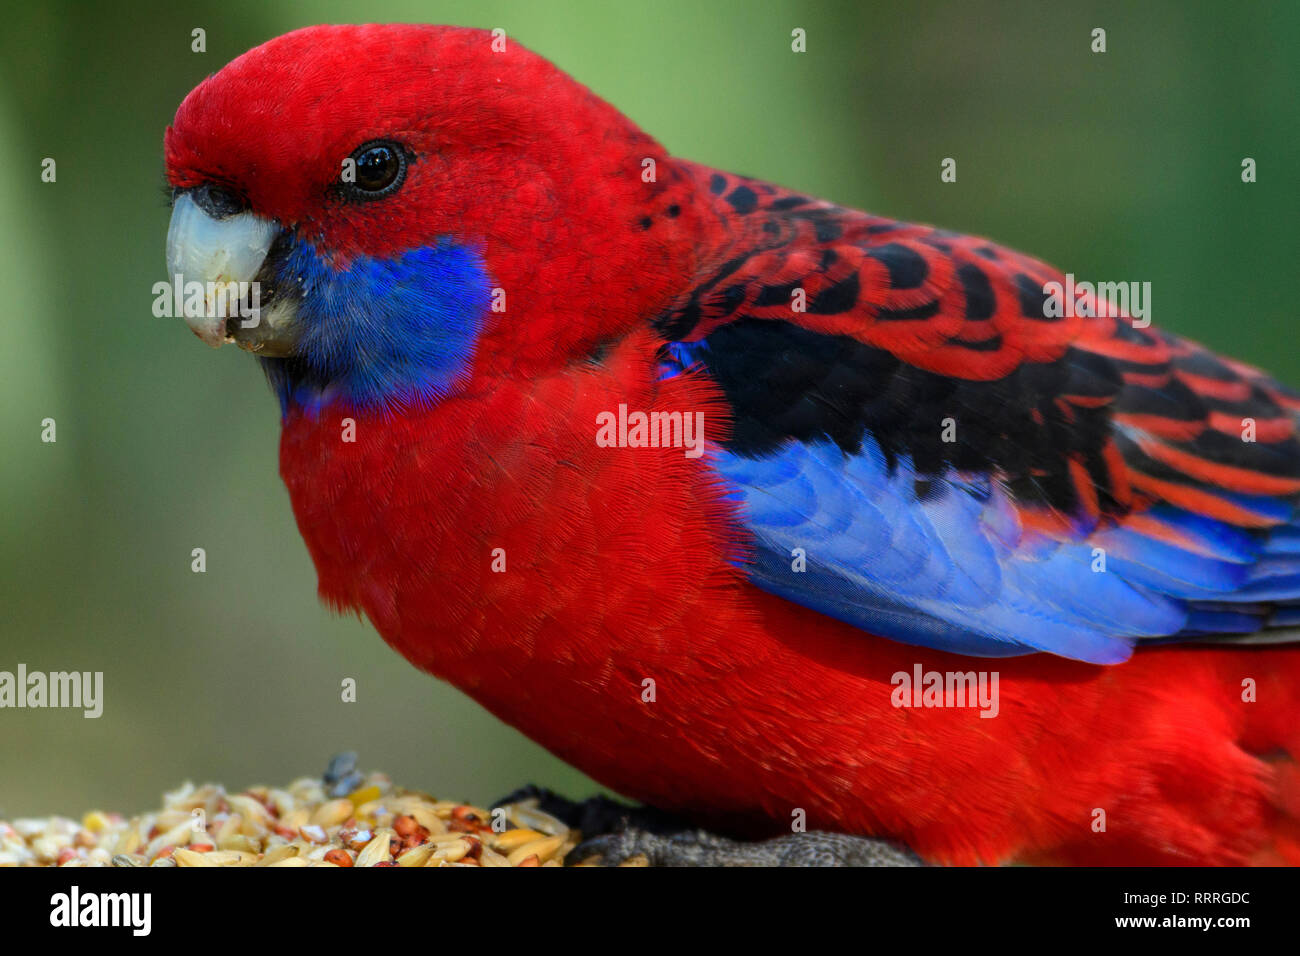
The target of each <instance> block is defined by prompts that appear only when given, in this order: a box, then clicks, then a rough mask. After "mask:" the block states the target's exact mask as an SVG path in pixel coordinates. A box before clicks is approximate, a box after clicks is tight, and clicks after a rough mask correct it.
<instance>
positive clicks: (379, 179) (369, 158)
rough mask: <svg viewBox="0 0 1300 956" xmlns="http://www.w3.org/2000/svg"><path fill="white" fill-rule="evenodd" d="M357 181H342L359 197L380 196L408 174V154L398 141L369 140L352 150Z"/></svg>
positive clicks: (394, 189)
mask: <svg viewBox="0 0 1300 956" xmlns="http://www.w3.org/2000/svg"><path fill="white" fill-rule="evenodd" d="M351 158H352V161H353V163H355V164H356V166H355V173H356V181H355V182H348V181H347V178H346V177H345V178H344V181H343V185H344V187H345V188H347V189H348V190H349V191H350V192H352V193H353V195H355V196H356V197H357V198H358V199H378V198H380V197H381V196H387V195H388V194H389V193H392V192H396V191H397V187H399V186H401V185H402V180H403V179H405V178H406V155H405V153H403V152H402V148H401V147H400V146H398V145H396V144H395V143H366V145H364V146H358V147H357V148H356V149H355V150H353V151H352V157H351Z"/></svg>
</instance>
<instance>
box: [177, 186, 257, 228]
mask: <svg viewBox="0 0 1300 956" xmlns="http://www.w3.org/2000/svg"><path fill="white" fill-rule="evenodd" d="M191 195H192V196H193V197H194V202H195V205H197V206H198V207H199V208H200V209H202V210H203V211H204V212H206V213H207V214H208V215H209V216H211V217H212V218H213V219H225V218H226V217H227V216H233V215H235V214H237V213H241V212H243V211H244V210H245V209H247V208H248V204H247V203H245V202H244V200H243V199H242V198H240V197H239V195H237V194H236V193H234V192H232V191H231V190H229V189H227V188H225V187H224V186H216V185H212V184H210V183H209V184H207V185H204V186H199V187H198V188H197V189H195V190H193V191H192V192H191Z"/></svg>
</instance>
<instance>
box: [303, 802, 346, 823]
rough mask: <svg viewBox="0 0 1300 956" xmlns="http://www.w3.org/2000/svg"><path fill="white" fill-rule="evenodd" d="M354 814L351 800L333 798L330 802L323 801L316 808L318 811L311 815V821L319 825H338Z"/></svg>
mask: <svg viewBox="0 0 1300 956" xmlns="http://www.w3.org/2000/svg"><path fill="white" fill-rule="evenodd" d="M350 816H352V801H351V800H343V799H339V800H331V801H329V802H328V803H322V804H321V805H320V806H319V807H317V808H316V812H315V813H313V814H312V815H311V818H310V822H311V823H312V824H314V825H315V826H318V827H325V828H326V829H328V828H329V827H336V826H338V825H339V824H340V823H342V822H343V821H344V820H346V819H347V818H348V817H350Z"/></svg>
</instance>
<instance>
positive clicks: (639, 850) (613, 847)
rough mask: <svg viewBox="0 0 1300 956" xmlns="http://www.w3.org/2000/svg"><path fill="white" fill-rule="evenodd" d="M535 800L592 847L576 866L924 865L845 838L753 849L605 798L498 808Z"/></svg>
mask: <svg viewBox="0 0 1300 956" xmlns="http://www.w3.org/2000/svg"><path fill="white" fill-rule="evenodd" d="M526 799H535V800H537V801H538V804H537V808H538V809H539V810H541V811H543V812H544V813H549V814H551V815H552V816H554V817H557V818H558V819H560V820H563V821H564V822H565V823H566V824H567V825H568V826H570V827H572V828H574V829H575V830H579V831H581V832H582V833H583V834H584V835H585V836H586V837H587V839H585V840H584V841H583V842H582V843H580V844H579V845H578V846H577V847H576V848H574V850H573V851H572V852H570V853H569V855H568V860H569V861H571V862H572V863H573V864H576V865H578V866H583V865H588V866H637V865H649V866H921V865H923V864H922V862H921V860H920V858H919V857H917V856H916V855H915V854H913V853H911V852H910V851H908V850H905V849H902V848H899V847H896V846H894V845H893V844H891V843H887V842H885V841H883V840H872V839H868V838H866V837H857V836H849V835H848V834H844V833H827V832H821V831H815V832H812V833H791V834H789V835H787V836H780V837H776V838H774V839H770V840H762V841H759V842H754V843H748V842H744V841H740V840H732V839H729V838H727V837H723V836H719V835H717V834H714V833H709V832H708V831H706V830H701V829H698V828H696V827H693V826H691V825H690V824H689V823H687V822H686V821H684V820H681V819H679V818H677V817H674V816H672V815H670V814H667V813H664V812H662V811H660V810H656V809H654V808H653V807H632V806H628V805H626V804H623V803H619V802H618V801H616V800H611V799H609V798H608V797H592V798H591V799H589V800H583V801H581V802H576V801H573V800H566V799H565V798H564V797H560V796H557V795H556V794H554V793H551V792H550V791H549V790H544V789H541V788H539V787H533V786H529V787H524V788H523V789H521V790H517V791H515V792H514V793H512V794H510V796H508V797H506V798H505V799H503V800H498V801H497V802H496V803H495V804H493V806H501V805H504V804H507V803H517V802H519V801H521V800H526Z"/></svg>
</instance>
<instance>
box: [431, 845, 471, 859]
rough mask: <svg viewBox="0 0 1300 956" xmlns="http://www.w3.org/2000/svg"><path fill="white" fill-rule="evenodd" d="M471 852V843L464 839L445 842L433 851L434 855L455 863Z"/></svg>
mask: <svg viewBox="0 0 1300 956" xmlns="http://www.w3.org/2000/svg"><path fill="white" fill-rule="evenodd" d="M468 852H469V844H468V843H466V842H465V841H464V840H457V841H456V842H455V843H444V844H443V845H442V846H439V847H438V848H436V849H435V850H434V851H433V856H434V857H435V858H437V859H439V860H442V861H444V862H446V863H454V862H456V861H457V860H459V859H460V858H461V857H463V856H464V855H465V854H466V853H468Z"/></svg>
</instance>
